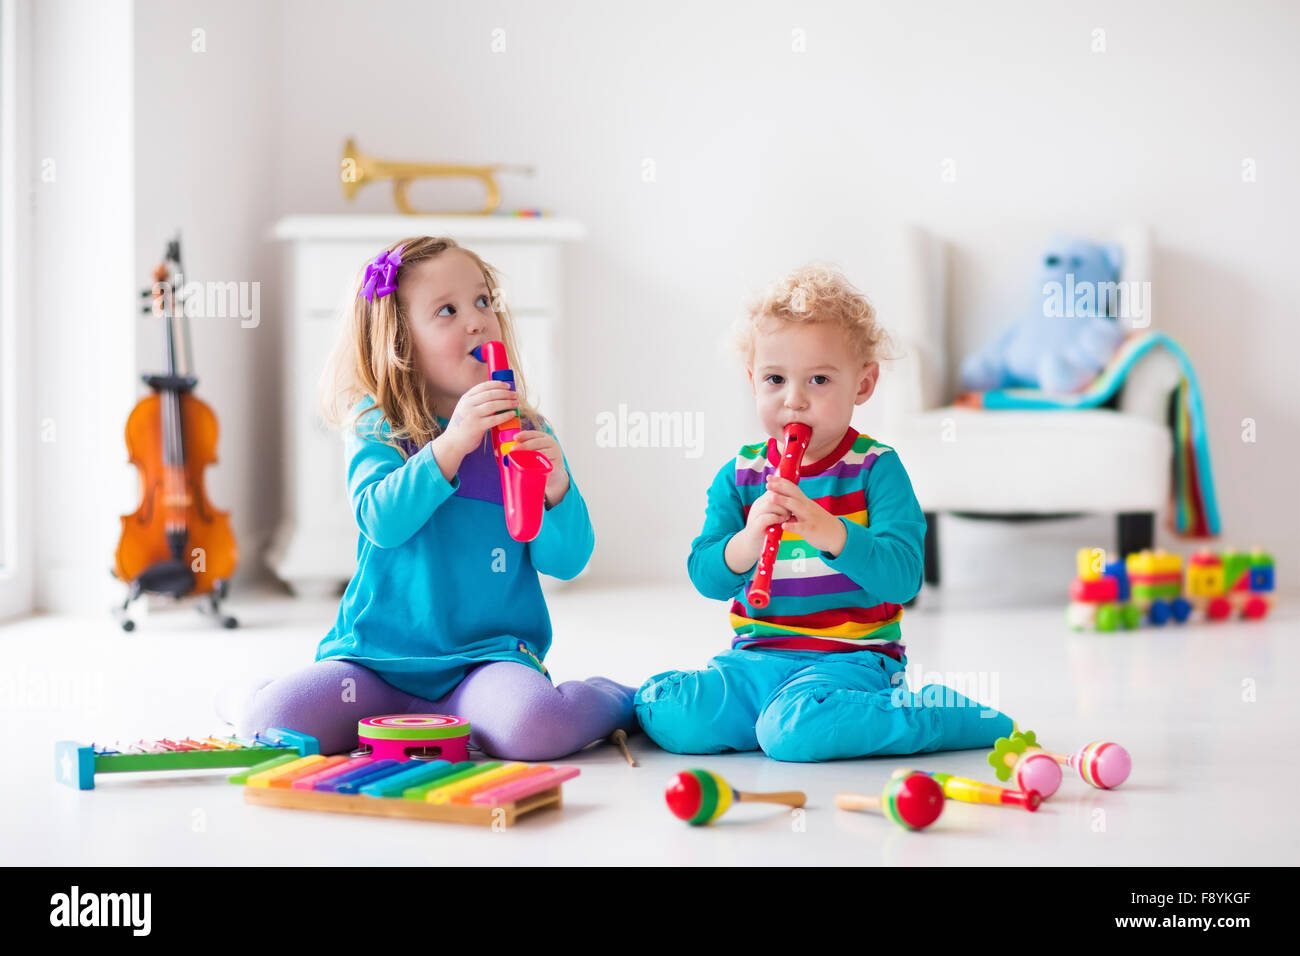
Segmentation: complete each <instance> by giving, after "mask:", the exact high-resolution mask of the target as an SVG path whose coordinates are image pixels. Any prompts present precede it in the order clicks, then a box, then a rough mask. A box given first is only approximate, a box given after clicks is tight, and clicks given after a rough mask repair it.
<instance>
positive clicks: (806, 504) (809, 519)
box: [760, 475, 849, 558]
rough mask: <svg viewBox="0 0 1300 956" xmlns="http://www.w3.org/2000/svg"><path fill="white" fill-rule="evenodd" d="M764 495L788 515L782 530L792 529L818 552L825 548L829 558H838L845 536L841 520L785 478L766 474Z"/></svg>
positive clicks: (846, 532)
mask: <svg viewBox="0 0 1300 956" xmlns="http://www.w3.org/2000/svg"><path fill="white" fill-rule="evenodd" d="M768 494H770V495H772V500H773V502H774V503H775V504H776V505H777V506H779V507H781V508H784V509H785V510H787V511H788V512H790V514H791V515H792V518H791V519H790V520H788V521H786V523H785V530H786V531H792V532H794V533H795V534H797V535H799V537H801V538H803V539H804V540H805V541H807V542H808V543H809V544H811V545H812V546H813V547H814V548H816V549H817V550H818V551H825V552H826V553H827V554H829V555H830V556H831V557H832V558H838V557H839V555H840V552H841V551H843V550H844V542H845V541H847V540H848V536H849V533H848V531H847V530H845V528H844V522H843V521H841V520H840V519H839V518H837V517H835V516H834V515H833V514H831V513H830V512H829V511H827V510H826V509H825V508H823V507H822V506H821V505H819V504H818V503H817V502H815V501H813V500H812V499H811V498H809V497H808V496H807V495H805V494H804V493H803V491H801V490H800V488H799V486H798V485H797V484H795V483H794V482H793V481H791V480H790V479H789V478H781V477H779V476H777V475H768V477H767V492H766V493H765V495H764V497H766V495H768ZM760 500H762V499H760Z"/></svg>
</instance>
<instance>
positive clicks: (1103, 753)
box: [988, 730, 1133, 799]
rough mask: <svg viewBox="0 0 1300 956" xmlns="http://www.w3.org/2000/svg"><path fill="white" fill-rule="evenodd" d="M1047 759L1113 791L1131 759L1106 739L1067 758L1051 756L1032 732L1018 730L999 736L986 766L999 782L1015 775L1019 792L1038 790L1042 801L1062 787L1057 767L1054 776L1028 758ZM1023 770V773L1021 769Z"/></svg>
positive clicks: (1124, 778) (1131, 764)
mask: <svg viewBox="0 0 1300 956" xmlns="http://www.w3.org/2000/svg"><path fill="white" fill-rule="evenodd" d="M1034 757H1046V758H1048V760H1051V761H1053V762H1055V763H1058V764H1065V765H1066V766H1067V767H1073V768H1074V769H1075V770H1077V771H1078V772H1079V776H1080V777H1082V778H1083V780H1084V782H1085V783H1088V784H1091V785H1092V786H1094V787H1096V788H1097V789H1099V790H1113V789H1114V788H1115V787H1118V786H1119V785H1120V784H1122V783H1123V782H1124V781H1125V780H1127V779H1128V775H1129V772H1130V771H1131V770H1132V769H1133V760H1132V758H1131V757H1130V756H1129V753H1128V751H1127V750H1125V749H1124V748H1123V747H1121V746H1120V745H1119V744H1117V743H1112V742H1110V741H1108V740H1094V741H1093V742H1092V743H1090V744H1086V745H1085V746H1083V747H1080V748H1079V750H1078V751H1077V752H1076V753H1074V754H1071V755H1069V756H1067V755H1065V754H1058V753H1052V752H1051V751H1050V750H1044V749H1043V748H1042V747H1040V746H1038V741H1037V739H1036V738H1035V736H1034V732H1033V731H1032V730H1026V731H1017V732H1015V733H1013V734H1012V735H1011V736H1010V737H999V738H998V740H997V741H996V742H995V743H994V745H993V752H992V753H990V754H989V758H988V762H989V766H991V767H992V768H993V771H994V774H995V775H996V776H997V778H998V779H999V780H1007V779H1009V778H1010V776H1011V774H1012V773H1013V772H1014V773H1015V775H1016V783H1017V785H1018V786H1019V787H1020V788H1021V789H1022V790H1029V789H1033V790H1037V791H1038V792H1039V793H1040V794H1041V795H1042V796H1043V799H1047V797H1048V796H1050V795H1051V794H1053V793H1055V792H1056V789H1057V787H1059V786H1060V784H1061V779H1060V774H1061V771H1060V768H1059V767H1057V768H1056V773H1055V775H1052V774H1051V771H1050V770H1049V769H1048V768H1047V764H1046V762H1045V761H1042V760H1037V761H1034V762H1033V763H1032V764H1031V762H1030V761H1031V758H1034ZM1022 768H1023V770H1022Z"/></svg>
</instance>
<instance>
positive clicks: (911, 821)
mask: <svg viewBox="0 0 1300 956" xmlns="http://www.w3.org/2000/svg"><path fill="white" fill-rule="evenodd" d="M835 805H836V806H837V807H839V808H840V809H841V810H876V811H879V812H880V813H883V814H884V815H885V816H887V817H889V819H891V820H893V821H894V822H895V823H897V824H898V825H899V826H900V827H903V828H904V829H907V830H924V829H925V828H926V827H928V826H929V825H930V824H931V823H933V822H934V821H935V820H938V819H939V814H941V813H943V788H942V787H940V786H939V784H938V783H937V782H936V781H935V779H934V778H933V777H931V776H930V775H929V774H925V773H908V774H905V775H899V776H895V777H891V778H890V780H889V782H888V783H886V784H885V789H884V790H882V791H881V792H880V796H878V797H868V796H866V795H865V794H861V793H837V794H835Z"/></svg>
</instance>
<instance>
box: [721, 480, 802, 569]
mask: <svg viewBox="0 0 1300 956" xmlns="http://www.w3.org/2000/svg"><path fill="white" fill-rule="evenodd" d="M789 518H790V512H789V511H788V510H787V509H786V508H785V507H783V506H782V505H780V504H778V503H777V500H776V495H775V494H773V493H772V492H770V491H765V492H763V494H762V495H760V496H759V498H758V500H757V501H755V502H754V503H753V504H752V505H750V506H749V517H748V518H747V519H746V521H745V527H744V528H742V529H741V530H740V531H738V532H736V533H735V534H734V535H732V536H731V540H730V541H728V542H727V548H726V550H725V551H724V552H723V558H724V559H725V560H726V562H727V567H729V568H731V570H732V571H734V572H736V573H737V574H748V573H749V572H750V571H752V570H753V569H754V565H756V564H758V556H759V555H760V554H762V553H763V539H764V537H765V536H766V535H767V529H768V528H769V527H770V526H771V525H774V524H780V523H781V522H782V521H786V520H788V519H789Z"/></svg>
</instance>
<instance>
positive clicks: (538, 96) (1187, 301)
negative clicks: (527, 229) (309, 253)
mask: <svg viewBox="0 0 1300 956" xmlns="http://www.w3.org/2000/svg"><path fill="white" fill-rule="evenodd" d="M1171 9H1172V8H1166V7H1162V6H1156V5H1154V4H1152V5H1148V6H1144V7H1142V8H1135V5H1133V4H1126V3H1118V2H1103V3H1096V2H1089V3H1086V4H1070V5H1064V4H1060V5H1046V4H1041V3H1031V2H1023V3H1008V4H999V5H997V6H996V8H991V7H988V6H983V5H973V4H966V3H961V2H955V0H954V2H945V3H926V4H912V5H904V4H889V5H880V4H852V3H848V2H843V3H821V4H815V5H808V6H798V7H796V6H793V5H790V4H785V3H744V4H739V3H737V4H732V5H727V6H723V5H712V6H706V5H702V4H698V3H685V2H673V0H666V2H660V3H655V4H620V5H615V4H608V3H601V2H581V3H574V2H569V3H547V4H533V3H526V2H518V0H514V2H512V0H501V2H498V3H496V4H492V5H489V6H483V5H481V4H474V3H437V4H431V3H424V2H415V0H410V2H405V0H404V2H375V3H367V4H364V5H358V4H356V3H354V2H344V0H325V2H321V0H287V2H282V3H276V4H264V3H243V4H225V3H221V4H218V3H191V4H184V5H182V4H175V3H163V2H156V0H150V2H143V0H142V2H139V3H137V13H136V37H135V39H136V61H135V67H136V99H135V106H136V114H137V117H138V119H139V122H140V127H139V130H138V133H137V137H136V147H137V154H138V158H137V163H136V175H137V191H138V201H137V207H136V208H137V230H136V246H135V253H136V265H137V270H136V271H137V273H138V274H140V275H143V274H144V272H145V271H147V269H148V268H149V267H150V266H151V265H152V264H153V261H154V259H156V257H157V252H158V243H159V242H160V240H161V235H160V234H161V233H163V232H165V231H166V230H167V229H169V228H170V227H171V226H173V225H175V224H177V223H184V224H185V225H186V228H187V233H186V235H187V238H188V244H187V249H186V251H187V255H188V256H189V258H190V260H191V263H192V265H191V270H192V271H195V272H197V271H199V264H200V261H202V271H203V272H204V273H206V274H207V275H209V276H212V275H217V276H220V277H222V278H231V279H236V280H238V279H254V278H256V279H261V280H262V281H263V282H264V283H265V285H264V287H263V312H264V315H263V319H262V325H261V327H260V328H259V329H257V330H256V331H254V332H249V331H247V330H240V329H239V328H238V327H237V324H236V325H235V326H233V327H232V326H229V325H227V326H221V327H209V328H207V329H205V330H203V331H202V332H198V330H196V332H198V334H197V338H196V352H197V358H198V364H199V368H198V371H199V374H200V376H201V379H202V382H203V385H202V386H201V390H200V393H201V394H202V395H203V397H205V398H206V399H207V400H208V401H209V402H210V403H211V404H213V405H214V407H216V409H217V411H218V414H219V415H220V416H221V419H222V424H223V428H224V431H223V437H222V444H221V454H222V459H223V463H222V465H221V466H219V467H218V468H217V469H214V470H213V472H212V474H211V475H210V491H211V497H212V498H213V500H214V501H216V502H217V503H218V505H220V506H222V507H229V508H231V509H232V510H233V511H234V514H235V519H236V531H237V532H238V533H239V534H240V535H241V543H243V542H247V544H246V546H245V560H246V561H251V560H253V559H254V557H260V555H256V556H255V555H254V554H253V553H252V551H253V549H254V548H255V547H256V548H258V549H259V550H260V545H261V544H263V543H264V541H265V538H266V536H267V535H268V534H269V531H270V529H271V528H272V526H273V522H274V518H275V516H276V514H277V512H278V491H277V490H276V488H277V484H276V483H277V482H278V477H279V473H278V465H277V462H278V460H279V452H278V449H277V447H276V440H277V438H276V436H278V434H279V431H278V428H279V421H278V412H277V408H278V404H277V390H278V382H277V380H276V378H275V370H276V369H278V367H279V362H280V356H279V354H278V349H279V342H280V338H279V330H278V326H279V321H280V320H279V316H278V315H277V314H275V305H274V303H275V300H276V296H277V295H278V285H277V283H278V281H279V278H280V273H279V272H278V271H276V270H275V269H274V268H272V267H271V264H270V263H271V260H270V258H269V257H268V247H267V244H266V242H265V241H264V239H263V236H264V234H265V229H266V227H268V226H269V225H270V223H271V222H273V221H274V220H275V219H276V218H277V217H278V216H280V215H282V214H286V213H310V212H340V211H349V210H353V211H358V212H378V211H390V210H391V208H392V207H391V200H390V198H389V193H388V191H387V190H386V189H383V188H381V187H369V188H367V189H366V190H363V192H362V193H361V196H360V197H359V199H358V200H357V202H355V203H354V204H352V205H349V204H347V203H346V202H345V201H344V199H343V197H342V195H341V192H340V188H339V184H338V179H337V168H338V167H337V163H338V155H339V149H340V146H341V144H342V141H343V139H344V138H345V137H346V136H347V135H349V134H353V135H355V136H356V137H357V139H358V142H359V143H360V144H361V146H362V148H363V149H365V150H367V151H368V152H371V153H372V154H375V155H377V156H381V157H385V158H394V159H411V160H450V161H466V162H511V163H529V164H532V165H534V166H535V167H536V168H537V174H536V176H534V177H532V178H518V177H507V178H505V179H504V180H503V183H504V192H505V205H506V206H507V207H509V206H542V207H547V208H551V209H553V210H555V211H556V212H558V213H561V214H564V215H566V216H572V217H574V218H576V219H579V220H581V221H582V222H584V223H585V224H586V225H587V227H588V229H589V233H590V239H589V241H588V242H587V243H586V244H585V246H583V247H581V248H578V249H575V250H573V251H572V254H571V258H570V265H569V268H568V274H567V278H568V283H569V285H568V289H567V290H566V300H567V302H568V303H569V307H570V312H569V315H568V316H567V320H568V322H569V326H568V330H567V332H566V336H565V343H566V344H565V348H566V356H567V361H568V362H569V367H570V369H571V370H572V372H571V375H570V377H569V380H568V382H567V389H566V392H565V396H564V400H565V403H566V408H567V410H568V420H569V421H570V422H571V423H573V424H571V425H570V431H569V433H568V434H566V435H563V436H561V438H562V440H563V442H564V444H565V447H566V450H567V452H568V455H569V457H570V461H571V463H572V465H573V467H574V469H575V472H576V474H577V476H578V480H579V483H580V485H581V487H582V489H583V492H584V494H585V495H586V497H587V499H588V501H589V504H590V507H591V510H592V513H593V517H594V519H595V522H596V528H597V556H596V565H595V567H594V568H593V572H592V577H593V578H596V579H604V580H632V579H636V580H640V579H647V578H659V579H677V580H681V579H684V572H685V558H686V554H687V551H688V548H689V544H690V540H691V538H692V537H693V536H694V535H695V534H696V533H697V532H698V529H699V524H700V521H701V519H702V517H703V507H704V490H705V488H706V486H707V483H708V481H709V479H710V477H711V476H712V474H713V473H714V471H715V470H716V469H717V467H718V466H719V465H720V464H721V462H722V460H723V459H724V458H725V457H727V456H728V455H730V454H731V453H733V452H734V450H735V448H736V447H737V446H738V445H739V444H740V443H741V442H743V441H748V440H753V439H754V438H755V437H758V436H757V433H756V432H755V427H754V424H755V423H754V418H753V411H752V406H751V405H750V403H749V401H748V399H747V396H746V394H745V392H744V386H743V384H742V381H743V379H742V377H741V373H740V371H739V370H738V368H737V367H736V366H735V365H734V364H733V363H732V362H731V361H730V359H728V358H726V357H725V356H724V355H722V354H721V353H720V351H719V349H718V346H717V340H718V339H719V337H720V336H721V335H722V334H723V333H724V331H725V328H726V325H727V324H728V323H729V322H730V321H731V320H732V318H733V317H734V316H735V315H736V314H737V312H738V310H739V308H740V305H741V302H742V299H743V297H744V295H745V294H746V293H748V292H750V291H752V290H753V289H755V288H756V287H758V286H759V285H761V284H762V283H763V282H765V281H766V280H768V279H770V278H772V277H774V276H775V275H777V274H779V273H780V272H782V271H784V270H786V269H788V268H790V267H793V266H795V265H797V264H799V263H801V262H802V261H804V260H806V259H809V258H813V257H819V258H830V259H833V260H838V261H839V262H840V263H842V264H843V265H844V266H845V267H846V268H847V269H848V270H849V272H850V275H851V277H852V278H853V279H854V280H855V281H857V282H858V284H859V285H861V286H862V287H864V288H865V289H866V290H867V291H868V292H870V291H871V290H872V289H873V287H878V286H880V285H881V284H882V283H884V282H887V277H883V276H881V275H880V274H879V266H878V263H879V262H882V261H884V259H883V253H881V252H880V251H879V250H880V244H881V243H882V242H884V241H887V237H888V236H889V235H890V234H891V229H892V227H893V226H894V225H895V224H897V223H900V222H904V221H915V222H918V223H920V224H921V225H923V226H924V227H926V228H928V229H931V230H932V231H934V232H936V233H937V234H939V235H941V236H943V237H944V238H945V239H947V240H949V241H950V242H951V243H952V245H953V255H954V262H953V274H952V279H951V286H950V289H949V292H950V297H951V300H952V301H953V302H954V303H956V309H957V311H958V312H959V314H960V315H962V316H965V317H966V319H965V322H964V324H962V325H959V326H957V327H956V328H954V329H953V330H952V337H953V340H954V341H953V344H954V345H955V347H957V348H958V349H965V348H969V347H971V346H973V345H974V344H975V343H976V342H978V341H979V340H981V339H982V338H983V337H984V336H985V335H987V334H989V333H990V332H992V331H993V329H994V328H995V327H997V326H998V325H999V324H1001V322H1002V321H1003V319H1004V316H1005V312H1004V311H1003V310H1004V309H1005V308H1006V307H1007V306H1008V305H1009V304H1013V303H1015V302H1017V301H1020V297H1021V294H1022V289H1023V285H1024V283H1025V281H1026V280H1027V278H1029V277H1030V276H1032V260H1033V258H1034V256H1035V253H1036V250H1037V248H1038V244H1039V243H1040V242H1041V241H1042V240H1043V239H1044V238H1045V237H1046V236H1048V235H1049V234H1050V233H1052V232H1054V231H1057V230H1058V229H1066V230H1073V231H1076V232H1078V233H1081V234H1088V233H1089V232H1094V231H1098V230H1102V229H1105V228H1108V227H1109V226H1111V225H1112V224H1114V223H1115V222H1119V221H1125V220H1139V221H1146V222H1148V223H1150V224H1151V226H1152V228H1153V230H1154V234H1155V239H1156V242H1157V245H1158V248H1157V253H1156V264H1155V270H1156V288H1155V290H1154V295H1155V297H1156V304H1155V308H1156V309H1157V310H1158V314H1159V315H1160V319H1159V320H1158V322H1159V325H1160V327H1161V328H1163V329H1165V330H1166V331H1168V332H1170V333H1171V334H1172V335H1174V336H1175V337H1176V338H1178V339H1179V340H1180V341H1181V342H1182V343H1183V344H1184V345H1185V346H1186V348H1187V349H1188V351H1189V352H1190V354H1191V355H1192V356H1193V357H1194V358H1195V359H1196V360H1197V362H1198V369H1199V373H1200V377H1201V381H1202V383H1203V385H1204V388H1205V402H1206V407H1207V409H1208V412H1209V416H1210V422H1209V427H1210V433H1211V436H1212V441H1213V454H1214V464H1215V468H1216V479H1217V482H1218V486H1219V491H1220V496H1221V500H1220V506H1221V510H1222V514H1223V519H1224V531H1225V534H1224V539H1223V540H1224V543H1225V544H1230V543H1231V544H1252V543H1259V544H1261V545H1264V546H1266V547H1268V548H1270V549H1272V550H1273V551H1274V552H1276V554H1277V557H1278V566H1279V574H1280V577H1281V582H1282V583H1283V584H1285V585H1289V586H1293V585H1294V582H1295V581H1296V580H1297V568H1298V567H1300V535H1298V534H1297V533H1296V532H1297V530H1300V528H1298V524H1300V521H1298V520H1297V517H1296V512H1295V509H1294V508H1292V507H1291V506H1290V496H1291V490H1292V487H1293V485H1294V478H1293V475H1294V473H1295V468H1296V465H1297V455H1296V451H1295V438H1296V437H1297V433H1298V431H1300V429H1297V427H1296V426H1297V411H1296V402H1295V401H1294V398H1293V393H1292V390H1291V386H1292V378H1293V373H1292V371H1291V368H1290V366H1291V364H1292V362H1291V356H1292V355H1294V354H1295V351H1296V345H1297V339H1298V338H1300V336H1297V333H1296V331H1295V323H1294V321H1293V319H1292V316H1291V314H1290V308H1291V306H1292V305H1293V303H1294V302H1295V300H1296V292H1297V279H1296V276H1297V271H1296V269H1295V266H1294V263H1293V262H1292V259H1293V255H1292V251H1291V249H1292V245H1293V243H1292V242H1291V241H1290V240H1291V238H1292V229H1293V222H1294V219H1295V212H1296V209H1297V199H1300V183H1298V182H1297V179H1296V177H1295V175H1294V169H1295V163H1296V154H1297V149H1298V147H1300V132H1297V127H1296V124H1295V122H1294V118H1295V91H1296V89H1297V83H1298V81H1300V67H1297V65H1296V60H1295V58H1294V56H1293V55H1292V49H1291V48H1292V45H1293V42H1294V37H1295V36H1296V28H1297V26H1298V25H1300V23H1298V21H1300V14H1297V12H1296V9H1295V8H1294V7H1290V6H1288V5H1286V4H1283V3H1243V4H1233V5H1231V6H1227V5H1221V4H1213V3H1184V4H1179V5H1177V7H1176V11H1177V12H1176V14H1174V13H1172V12H1171ZM194 27H204V28H206V30H207V34H206V37H207V52H206V53H204V54H201V55H200V54H193V53H191V52H190V50H189V40H190V30H191V29H192V28H194ZM498 29H499V30H503V31H504V34H496V35H495V36H494V32H493V31H495V30H498ZM1096 29H1102V30H1104V32H1105V43H1106V51H1105V52H1104V53H1094V52H1091V45H1092V43H1093V41H1094V30H1096ZM795 30H802V31H804V32H803V36H805V37H806V51H805V52H793V51H792V38H793V37H794V34H793V32H792V31H795ZM501 36H504V40H505V50H504V51H503V52H493V50H492V45H493V42H494V39H496V40H498V41H499V39H500V38H501ZM164 117H170V118H171V119H172V121H173V123H172V125H171V126H170V130H171V135H170V136H168V137H167V145H168V147H169V152H168V153H166V154H164V153H161V152H159V153H157V154H152V153H150V151H149V150H147V149H146V148H145V145H144V144H145V143H146V142H151V141H153V140H154V139H155V137H154V136H153V135H152V132H151V131H150V130H149V129H148V128H146V126H145V124H146V122H153V123H158V122H161V121H162V119H163V118H164ZM1245 158H1253V159H1254V161H1255V162H1256V164H1257V169H1258V181H1257V182H1254V183H1243V182H1242V175H1241V169H1242V162H1243V159H1245ZM949 159H950V160H952V161H953V162H954V163H955V169H956V180H955V182H951V183H949V182H945V181H944V180H943V179H942V177H941V172H942V169H943V163H944V162H945V160H949ZM647 160H651V161H653V163H654V167H655V174H656V175H655V180H654V181H653V182H646V181H645V180H644V178H643V171H644V169H645V163H646V161H647ZM415 195H416V196H417V197H422V198H423V199H425V200H429V201H432V200H433V199H434V198H435V196H436V195H437V189H436V188H433V187H428V186H421V187H417V189H416V190H415ZM443 195H444V196H446V195H451V196H452V198H460V199H464V198H467V197H469V198H472V191H465V192H454V193H452V194H448V193H443ZM873 265H875V266H876V271H873ZM345 278H346V277H342V276H341V277H340V282H343V281H344V280H345ZM884 319H885V321H886V322H888V319H889V316H888V315H886V316H884ZM140 338H141V341H140V351H139V355H140V361H141V362H142V364H144V365H146V366H147V365H149V364H150V362H151V361H152V356H153V355H154V354H156V353H155V352H153V351H151V349H152V348H153V345H152V342H151V339H150V338H149V336H148V335H146V334H145V332H144V330H143V327H142V328H141V334H140ZM955 364H956V363H953V366H954V367H955ZM620 403H625V404H627V405H628V406H630V407H631V408H633V409H640V410H647V411H651V410H658V411H668V410H685V411H695V410H698V411H702V412H704V414H705V427H706V441H705V446H704V454H703V456H702V457H701V458H698V459H694V460H689V459H687V458H685V457H684V455H683V453H682V452H681V451H680V450H665V449H614V450H611V449H602V448H598V447H596V444H595V427H594V422H595V416H596V415H597V414H598V413H599V412H601V411H606V410H608V411H612V410H615V409H616V408H617V407H618V405H619V404H620ZM1244 418H1253V419H1254V420H1255V421H1256V422H1257V428H1258V441H1257V442H1256V443H1254V444H1245V443H1243V442H1241V441H1240V440H1239V435H1240V431H1241V422H1242V419H1244ZM584 422H585V423H587V424H586V426H585V427H584V426H583V425H582V423H584ZM879 437H881V438H882V439H883V440H885V441H888V439H889V436H887V435H881V436H879ZM1076 534H1077V529H1072V528H1062V530H1061V531H1060V538H1061V542H1062V544H1063V545H1064V546H1065V547H1067V548H1069V549H1072V548H1073V547H1075V546H1077V545H1079V544H1081V543H1091V542H1080V541H1079V540H1078V539H1077V537H1076ZM1103 543H1109V542H1103ZM949 570H950V571H954V570H955V569H954V568H953V565H952V563H951V562H950V563H949ZM1069 573H1070V572H1069V569H1068V566H1066V567H1063V568H1062V569H1061V571H1060V577H1061V581H1062V584H1061V587H1064V581H1065V580H1066V579H1067V578H1068V576H1069Z"/></svg>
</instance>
